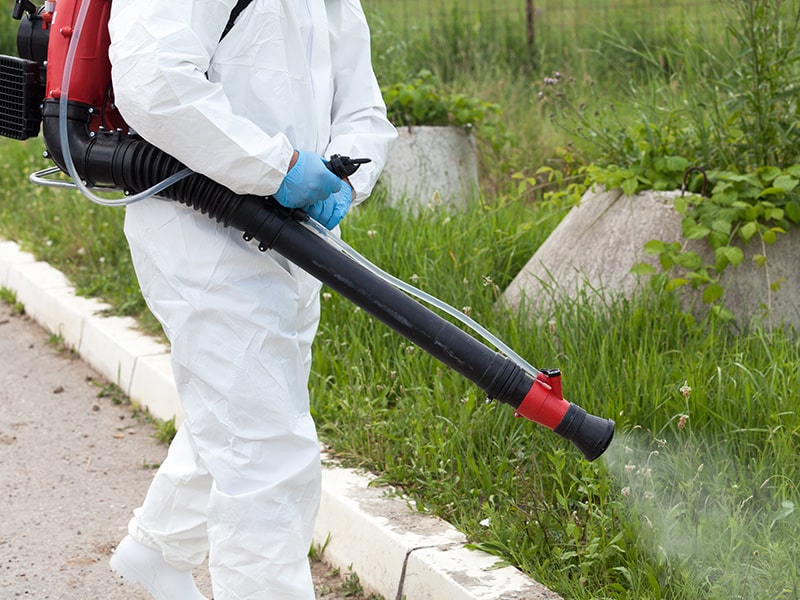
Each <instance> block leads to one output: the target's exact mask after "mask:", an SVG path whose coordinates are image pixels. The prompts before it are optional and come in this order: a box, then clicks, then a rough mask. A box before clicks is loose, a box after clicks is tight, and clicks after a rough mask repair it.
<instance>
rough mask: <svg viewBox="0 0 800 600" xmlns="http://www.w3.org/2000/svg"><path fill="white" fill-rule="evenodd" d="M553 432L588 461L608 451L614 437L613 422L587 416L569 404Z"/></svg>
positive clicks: (578, 408)
mask: <svg viewBox="0 0 800 600" xmlns="http://www.w3.org/2000/svg"><path fill="white" fill-rule="evenodd" d="M554 432H555V433H557V434H558V435H560V436H561V437H563V438H564V439H566V440H569V441H570V442H572V443H573V444H575V446H577V448H578V450H580V451H581V452H582V453H583V456H584V457H585V458H586V460H588V461H593V460H594V459H596V458H597V457H598V456H600V455H601V454H603V452H605V451H606V450H607V449H608V446H609V444H611V440H612V439H613V437H614V421H612V420H611V419H603V418H601V417H596V416H594V415H590V414H588V413H587V412H586V411H585V410H583V409H582V408H581V407H580V406H578V405H576V404H570V405H569V408H568V409H567V412H566V414H565V415H564V418H563V419H561V423H559V424H558V427H556V428H555V429H554Z"/></svg>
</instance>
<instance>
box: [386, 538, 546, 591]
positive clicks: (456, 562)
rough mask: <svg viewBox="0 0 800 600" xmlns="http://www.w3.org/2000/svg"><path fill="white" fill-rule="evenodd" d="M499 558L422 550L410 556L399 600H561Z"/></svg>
mask: <svg viewBox="0 0 800 600" xmlns="http://www.w3.org/2000/svg"><path fill="white" fill-rule="evenodd" d="M499 561H500V559H499V558H497V557H496V556H492V555H490V554H487V553H485V552H481V551H478V550H470V549H468V548H465V547H464V546H456V547H449V548H448V547H433V548H420V549H419V550H415V551H414V552H412V553H411V554H410V555H409V558H408V565H407V567H406V575H405V580H404V582H403V589H402V590H401V594H399V595H398V597H400V598H407V599H408V600H412V599H413V600H439V599H441V598H447V599H448V600H561V596H559V595H558V594H556V593H555V592H553V591H551V590H549V589H547V588H546V587H544V586H543V585H541V584H540V583H537V582H536V581H534V580H532V579H531V578H530V577H528V576H526V575H524V574H523V573H522V572H520V571H519V570H518V569H515V568H513V567H509V566H506V567H500V568H498V566H497V565H498V562H499Z"/></svg>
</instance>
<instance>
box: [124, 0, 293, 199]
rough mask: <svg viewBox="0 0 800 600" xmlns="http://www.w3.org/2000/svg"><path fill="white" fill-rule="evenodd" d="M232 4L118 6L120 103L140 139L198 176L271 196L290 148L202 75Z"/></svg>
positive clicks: (187, 0)
mask: <svg viewBox="0 0 800 600" xmlns="http://www.w3.org/2000/svg"><path fill="white" fill-rule="evenodd" d="M235 3H236V0H217V1H215V2H197V1H194V0H170V1H169V2H164V0H114V2H113V3H112V9H111V19H110V21H109V32H110V34H111V48H110V50H109V56H110V58H111V64H112V82H113V86H114V93H115V101H116V103H117V106H118V107H119V109H120V112H121V113H122V115H123V117H124V118H125V121H126V122H127V123H128V124H129V125H130V126H131V127H132V128H133V129H134V130H136V132H137V133H139V134H140V135H141V136H142V137H143V138H144V139H146V140H147V141H149V142H150V143H151V144H153V145H155V146H157V147H158V148H160V149H162V150H163V151H165V152H166V153H168V154H170V155H171V156H173V157H175V158H176V159H178V160H179V161H181V162H182V163H183V164H185V165H186V166H187V167H189V168H190V169H192V170H193V171H196V172H198V173H202V174H203V175H206V176H207V177H209V178H211V179H213V180H215V181H217V182H218V183H220V184H222V185H224V186H226V187H228V188H230V189H231V190H233V191H234V192H236V193H239V194H256V195H260V196H266V195H269V194H272V193H274V192H275V191H276V190H277V189H278V187H279V186H280V183H281V181H282V180H283V177H284V176H285V175H286V172H287V171H288V169H289V161H290V160H291V156H292V152H293V148H292V145H291V144H290V142H289V140H288V139H287V138H286V136H285V135H283V134H276V135H268V134H267V133H265V132H264V131H263V130H262V129H260V128H259V127H258V126H257V125H256V124H255V123H253V122H252V121H250V120H249V119H246V118H244V117H241V116H238V115H236V114H235V113H234V111H233V110H232V108H231V105H230V102H229V100H228V98H227V97H226V95H225V93H223V90H222V87H221V86H220V85H219V84H216V83H212V82H211V81H209V80H208V79H207V78H206V75H205V74H206V72H207V71H208V67H209V64H210V61H211V56H212V54H213V52H214V50H215V48H216V47H217V44H218V43H219V39H220V35H221V34H222V30H223V28H224V26H225V23H226V22H227V21H228V17H229V15H230V12H231V10H232V9H233V6H234V4H235ZM212 150H213V159H211V160H210V159H209V158H210V157H209V154H210V152H212Z"/></svg>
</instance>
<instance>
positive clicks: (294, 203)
mask: <svg viewBox="0 0 800 600" xmlns="http://www.w3.org/2000/svg"><path fill="white" fill-rule="evenodd" d="M297 154H298V156H297V162H295V163H294V166H293V167H292V168H291V169H289V172H288V173H287V174H286V177H284V178H283V181H282V182H281V186H280V187H279V188H278V191H277V192H275V194H274V196H275V199H276V200H277V201H278V202H279V203H280V204H281V205H282V206H285V207H286V208H305V207H307V206H310V205H312V204H314V203H315V202H319V201H321V200H324V199H325V198H328V197H329V196H330V195H331V194H333V193H335V192H338V191H339V190H340V189H341V188H342V187H349V186H342V180H341V179H339V178H338V177H337V176H336V175H334V174H333V173H331V172H330V171H329V170H328V168H327V167H326V166H325V160H324V159H323V158H322V157H321V156H320V155H319V154H314V153H313V152H306V151H304V150H298V151H297Z"/></svg>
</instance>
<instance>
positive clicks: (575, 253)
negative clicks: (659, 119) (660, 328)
mask: <svg viewBox="0 0 800 600" xmlns="http://www.w3.org/2000/svg"><path fill="white" fill-rule="evenodd" d="M678 195H680V192H679V191H672V192H655V191H648V192H643V193H640V194H637V195H635V196H625V195H623V194H622V192H621V191H619V190H612V191H609V192H593V191H591V190H590V191H588V192H587V193H586V194H585V195H584V197H583V198H582V199H581V203H580V205H578V206H576V207H575V208H573V209H572V210H571V211H570V212H569V214H567V216H566V217H564V219H563V220H562V221H561V223H560V224H559V225H558V227H556V229H555V230H554V231H553V232H552V233H551V234H550V236H549V237H548V238H547V240H545V242H544V243H543V244H542V245H541V246H540V247H539V249H538V250H537V251H536V253H535V254H534V255H533V257H531V259H530V260H529V261H528V263H527V264H526V265H525V267H524V268H523V269H522V271H521V272H520V273H519V274H518V275H517V277H516V278H515V279H514V280H513V281H512V282H511V284H510V285H509V286H508V288H507V289H506V290H505V291H504V292H503V296H502V298H501V303H502V304H503V305H504V306H506V307H510V308H513V309H515V308H518V307H519V306H521V305H525V306H528V307H531V308H535V309H537V310H539V311H543V312H544V314H546V313H547V311H549V310H552V308H553V307H554V305H555V303H557V302H558V300H559V298H563V297H568V298H578V297H581V296H580V294H581V293H582V292H588V296H589V297H591V296H592V295H594V294H595V293H598V294H602V295H603V297H605V298H611V297H613V296H615V295H623V296H625V297H631V296H632V295H633V294H634V293H635V292H636V291H637V290H638V289H640V287H641V286H642V285H643V284H645V283H646V282H647V277H646V276H638V275H634V274H632V273H631V272H630V271H631V268H632V267H633V266H634V265H636V264H637V263H639V262H647V263H649V264H651V265H653V266H654V267H655V269H656V272H660V271H661V267H660V265H659V263H658V257H656V256H653V255H649V254H645V252H644V246H645V244H646V243H647V242H649V241H650V240H661V241H664V242H674V241H677V242H680V243H681V244H682V245H685V247H686V249H687V250H690V251H694V252H697V254H698V255H699V256H700V257H701V258H702V259H703V260H704V261H705V262H706V263H710V264H714V262H715V259H714V251H713V249H712V248H711V246H710V245H709V244H708V243H707V242H706V241H705V240H688V241H687V240H685V239H684V238H683V236H682V230H681V215H680V214H679V213H678V212H676V211H675V210H674V208H673V200H674V198H675V197H676V196H678ZM734 244H735V245H736V246H738V247H739V248H740V249H741V250H742V252H743V254H744V260H743V262H742V263H741V264H740V265H738V266H736V267H728V268H727V269H725V271H724V272H723V274H722V278H721V284H722V286H723V288H724V290H725V295H724V297H723V301H724V303H725V306H726V308H728V309H729V310H730V311H731V312H732V313H733V314H734V316H735V317H736V319H737V321H738V322H739V324H740V325H742V326H744V327H747V326H748V325H750V324H751V322H753V321H756V322H759V323H760V324H763V325H766V326H767V327H776V326H780V325H791V326H793V327H795V328H800V275H798V271H797V265H798V264H800V230H798V229H797V228H793V229H790V230H789V231H788V232H787V233H786V234H779V235H778V237H777V241H776V242H775V243H774V244H772V245H770V246H767V247H765V248H762V247H761V244H759V243H757V242H756V241H753V242H751V243H750V244H743V243H742V242H741V241H740V240H736V241H734ZM762 253H763V254H765V255H766V256H767V264H766V268H764V267H763V266H759V264H758V262H757V261H756V260H755V259H756V257H757V255H759V254H762ZM674 275H677V273H674ZM680 297H681V302H682V306H683V308H684V310H687V311H692V312H694V313H695V314H697V315H698V316H703V315H705V314H706V311H707V305H705V304H703V302H702V288H701V289H699V290H693V289H692V288H691V286H688V285H687V286H683V287H682V288H680Z"/></svg>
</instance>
